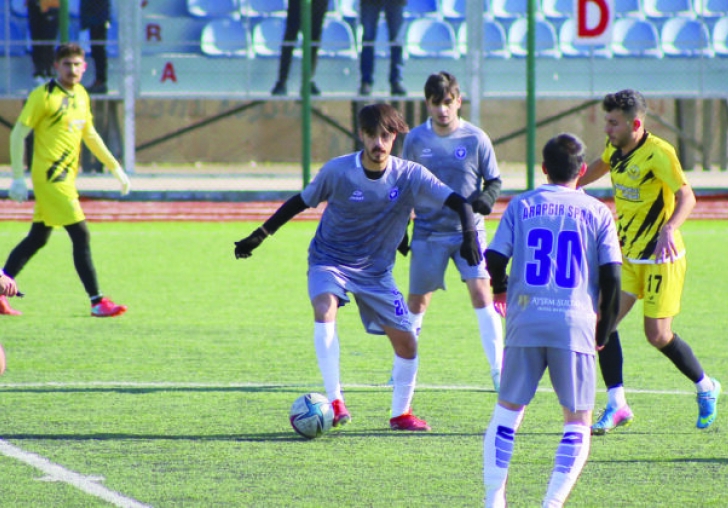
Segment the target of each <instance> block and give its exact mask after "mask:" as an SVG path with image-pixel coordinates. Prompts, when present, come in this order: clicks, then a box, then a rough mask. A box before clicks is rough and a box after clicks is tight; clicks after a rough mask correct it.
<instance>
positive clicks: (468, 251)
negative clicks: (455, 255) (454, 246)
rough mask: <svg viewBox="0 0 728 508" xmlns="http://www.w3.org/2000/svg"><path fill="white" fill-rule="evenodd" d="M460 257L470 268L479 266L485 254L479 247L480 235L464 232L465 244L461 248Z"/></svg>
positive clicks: (473, 232)
mask: <svg viewBox="0 0 728 508" xmlns="http://www.w3.org/2000/svg"><path fill="white" fill-rule="evenodd" d="M460 255H461V256H462V257H463V259H464V260H465V261H467V262H468V264H469V265H470V266H477V265H479V264H480V262H481V261H482V260H483V253H482V252H480V246H479V245H478V233H477V232H475V231H463V243H462V245H461V246H460Z"/></svg>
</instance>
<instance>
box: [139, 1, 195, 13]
mask: <svg viewBox="0 0 728 508" xmlns="http://www.w3.org/2000/svg"><path fill="white" fill-rule="evenodd" d="M141 8H142V16H150V15H160V16H188V15H189V11H188V10H187V1H186V0H153V1H151V2H150V1H147V2H141Z"/></svg>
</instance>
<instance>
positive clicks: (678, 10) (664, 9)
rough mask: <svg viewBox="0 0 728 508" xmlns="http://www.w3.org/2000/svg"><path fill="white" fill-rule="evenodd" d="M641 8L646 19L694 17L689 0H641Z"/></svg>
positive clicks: (660, 19)
mask: <svg viewBox="0 0 728 508" xmlns="http://www.w3.org/2000/svg"><path fill="white" fill-rule="evenodd" d="M642 8H643V10H644V12H645V16H647V19H651V20H657V21H662V20H665V21H667V20H668V19H670V18H674V17H686V18H693V17H695V11H694V10H693V4H692V2H691V0H643V3H642Z"/></svg>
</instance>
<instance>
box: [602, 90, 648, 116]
mask: <svg viewBox="0 0 728 508" xmlns="http://www.w3.org/2000/svg"><path fill="white" fill-rule="evenodd" d="M602 109H604V111H606V112H607V113H609V112H610V111H614V110H615V109H618V110H620V111H621V112H622V113H624V114H625V116H628V117H629V118H637V117H640V118H643V117H644V116H645V113H647V101H645V98H644V96H643V95H642V94H641V93H639V92H638V91H637V90H631V89H629V88H628V89H626V90H620V91H619V92H617V93H610V94H607V95H606V96H604V100H603V101H602Z"/></svg>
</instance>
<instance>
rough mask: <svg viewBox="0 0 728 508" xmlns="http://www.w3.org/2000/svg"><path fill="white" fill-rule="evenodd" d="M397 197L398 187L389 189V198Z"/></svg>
mask: <svg viewBox="0 0 728 508" xmlns="http://www.w3.org/2000/svg"><path fill="white" fill-rule="evenodd" d="M398 197H399V188H397V187H395V188H394V189H392V190H391V191H389V200H390V201H394V200H395V199H397V198H398Z"/></svg>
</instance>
